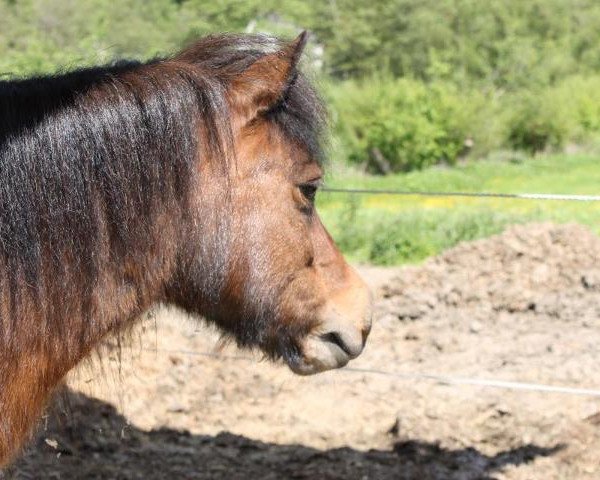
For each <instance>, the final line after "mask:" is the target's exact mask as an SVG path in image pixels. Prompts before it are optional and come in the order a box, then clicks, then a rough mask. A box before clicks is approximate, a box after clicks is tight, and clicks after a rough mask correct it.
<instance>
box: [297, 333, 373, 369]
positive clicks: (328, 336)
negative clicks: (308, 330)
mask: <svg viewBox="0 0 600 480" xmlns="http://www.w3.org/2000/svg"><path fill="white" fill-rule="evenodd" d="M363 347H364V343H361V344H360V346H358V345H352V344H349V343H347V342H346V341H344V337H343V336H342V335H341V334H339V333H338V332H327V333H324V334H319V335H315V334H311V335H309V336H308V337H306V338H305V339H304V341H303V342H302V344H301V349H300V350H301V354H300V355H298V356H297V357H295V358H293V359H289V360H287V364H288V366H289V367H290V369H291V370H292V371H293V372H294V373H296V374H298V375H314V374H316V373H321V372H324V371H327V370H333V369H336V368H342V367H344V366H346V365H347V364H348V362H349V361H350V360H352V359H354V358H356V357H358V355H360V353H361V352H362V350H363Z"/></svg>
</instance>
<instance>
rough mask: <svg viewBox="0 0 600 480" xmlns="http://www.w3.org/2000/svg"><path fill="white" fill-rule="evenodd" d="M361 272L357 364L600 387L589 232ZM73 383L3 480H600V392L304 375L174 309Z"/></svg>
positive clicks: (535, 229) (476, 245)
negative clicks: (361, 338) (366, 295)
mask: <svg viewBox="0 0 600 480" xmlns="http://www.w3.org/2000/svg"><path fill="white" fill-rule="evenodd" d="M361 271H362V273H363V275H364V276H365V278H366V279H367V280H368V281H369V282H370V283H371V284H372V286H373V287H374V289H375V290H376V291H377V292H378V294H377V298H378V300H377V307H376V322H375V325H374V328H373V332H372V335H371V337H370V339H369V342H368V346H367V349H366V350H365V352H364V354H363V355H362V356H361V357H360V358H359V359H357V360H356V361H354V362H353V363H352V364H351V367H353V368H364V369H378V370H385V371H388V372H396V373H401V374H415V373H422V374H437V375H452V376H461V377H472V378H486V379H487V378H489V379H491V378H493V379H501V380H510V381H522V382H536V383H544V384H552V385H562V386H570V387H579V388H598V389H600V362H599V360H600V348H599V344H600V239H599V238H598V237H596V236H594V235H592V234H591V233H590V232H589V231H587V230H585V229H584V228H582V227H579V226H574V225H571V226H560V227H559V226H555V225H550V224H543V225H529V226H524V227H515V228H513V229H510V230H508V231H507V232H505V233H504V234H502V235H500V236H497V237H494V238H491V239H486V240H481V241H477V242H471V243H466V244H463V245H460V246H458V247H457V248H455V249H453V250H450V251H448V252H446V253H445V254H443V255H442V256H440V257H437V258H434V259H431V260H429V261H428V262H426V263H425V264H424V265H421V266H417V267H408V268H403V269H378V268H373V267H369V268H367V267H364V268H361ZM203 353H208V354H209V355H204V354H203ZM249 357H253V358H249ZM69 385H70V388H69V389H68V390H66V391H65V392H64V393H63V394H62V395H60V396H59V397H58V398H57V401H56V402H55V405H54V407H53V408H52V409H51V411H49V413H48V415H47V416H46V417H45V418H44V419H43V421H42V424H41V425H40V431H39V434H38V436H37V437H36V439H34V440H33V441H32V444H31V446H30V447H29V448H28V449H27V450H26V452H24V454H23V456H22V458H21V459H20V460H19V461H18V462H17V463H16V464H15V465H14V466H13V468H12V469H11V470H10V471H8V472H5V473H4V474H1V473H0V478H3V475H4V478H18V479H30V478H31V479H33V478H50V479H75V478H77V479H79V478H91V479H144V480H151V479H171V478H174V479H175V478H176V479H244V480H248V479H254V478H260V479H281V478H291V479H312V478H319V479H383V480H386V479H404V478H405V479H436V480H442V479H444V480H445V479H506V480H508V479H510V480H517V479H519V480H525V479H588V478H589V479H592V478H593V479H597V478H600V397H593V396H574V395H564V394H550V393H543V392H525V391H510V390H502V389H496V388H483V387H473V386H453V385H446V384H441V383H439V382H436V381H431V380H429V381H428V380H419V381H417V380H415V379H411V378H393V377H389V376H384V375H377V374H369V373H363V372H357V371H351V370H347V369H344V370H340V371H335V372H329V373H325V374H321V375H318V376H315V377H309V378H301V377H297V376H294V375H293V374H291V373H290V372H288V370H287V369H286V368H285V367H283V366H277V365H271V364H269V363H267V362H264V361H260V358H259V357H257V356H253V355H251V354H249V353H247V352H240V351H238V350H236V349H235V347H233V346H230V345H229V346H228V345H225V346H224V345H221V344H220V343H219V337H218V335H217V334H216V333H215V332H214V331H212V330H210V329H208V328H206V327H204V326H202V325H201V324H199V323H198V322H196V321H193V320H191V319H188V318H184V317H182V316H181V315H180V314H178V313H177V312H174V311H160V312H156V313H155V314H153V315H148V316H146V317H145V318H144V319H143V321H142V322H141V324H140V328H139V330H138V331H137V333H136V334H135V335H134V336H133V339H132V341H130V342H129V344H128V345H127V346H126V347H124V348H121V349H119V348H115V347H114V346H113V348H112V349H111V353H110V354H109V355H108V356H107V357H105V359H104V361H103V362H102V363H99V362H93V364H92V366H84V367H82V368H81V369H79V370H78V371H77V372H75V373H74V374H73V375H72V376H71V378H70V379H69Z"/></svg>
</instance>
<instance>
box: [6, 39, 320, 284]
mask: <svg viewBox="0 0 600 480" xmlns="http://www.w3.org/2000/svg"><path fill="white" fill-rule="evenodd" d="M279 45H280V43H279V41H277V40H276V39H273V38H271V37H264V36H249V35H219V36H212V37H207V38H205V39H202V40H200V41H199V42H197V43H195V44H193V45H192V46H190V47H189V48H187V49H186V50H184V51H183V52H181V53H180V54H178V55H177V56H175V57H173V58H166V59H158V60H153V61H151V62H148V63H139V62H120V63H117V64H114V65H111V66H105V67H98V68H89V69H81V70H76V71H73V72H69V73H65V74H60V75H55V76H45V77H36V78H30V79H25V80H22V79H21V80H9V81H0V266H2V265H4V266H5V271H7V272H9V278H4V279H3V278H2V277H1V276H0V292H1V291H2V282H3V281H9V282H10V283H11V284H12V287H13V288H11V290H12V291H14V287H16V286H17V285H16V284H17V283H18V284H21V283H22V282H23V281H24V282H25V283H26V284H28V285H33V286H35V287H36V288H37V289H39V288H42V287H41V286H40V285H41V283H43V279H42V278H40V272H41V270H44V269H47V268H50V269H51V270H53V271H54V274H56V273H59V272H60V271H61V269H62V268H66V267H64V265H63V263H64V259H65V258H69V259H71V260H72V261H73V262H74V263H75V267H74V268H76V269H77V270H78V271H79V272H81V274H83V275H84V277H85V278H86V279H88V280H93V277H94V276H95V275H96V274H97V271H98V269H99V265H98V262H99V261H100V260H99V259H100V258H101V255H100V254H99V249H100V245H101V243H100V242H101V239H102V238H104V239H106V237H108V240H109V245H110V249H109V252H107V253H106V254H107V255H109V256H110V258H111V260H119V261H124V260H125V259H126V258H127V255H129V252H130V251H131V250H132V249H139V248H140V242H142V243H143V242H144V239H146V238H148V237H150V236H149V235H146V233H147V230H148V229H149V228H150V225H151V223H152V222H151V219H152V216H153V215H156V214H160V213H161V212H165V211H174V212H175V211H182V210H185V206H186V202H187V196H188V195H187V194H188V190H189V185H190V182H192V181H193V180H194V178H195V176H196V173H195V170H196V169H195V168H194V165H196V164H197V156H198V152H201V154H202V152H203V154H204V155H205V156H206V157H207V158H221V159H223V161H227V159H226V152H227V150H228V149H227V145H228V143H229V142H230V141H231V138H230V135H231V133H230V124H229V120H230V119H229V112H228V108H227V103H226V99H225V89H226V86H227V84H228V82H229V81H230V80H231V78H233V76H235V75H238V74H239V73H241V72H242V71H243V70H244V69H246V68H247V67H248V66H249V65H250V64H251V63H252V62H253V61H255V60H256V59H257V58H259V57H260V56H262V55H264V54H265V53H269V52H271V51H273V50H274V49H275V48H277V47H278V46H279ZM268 115H269V118H270V119H271V120H272V121H273V122H275V123H276V124H277V125H279V126H280V128H281V130H282V131H283V132H284V134H285V135H287V137H288V138H289V139H290V140H292V141H294V142H297V143H298V144H300V145H301V146H303V147H304V148H306V149H307V150H308V151H309V153H310V154H311V155H312V156H313V157H314V158H317V159H320V158H321V156H322V153H321V149H320V141H321V133H322V129H323V118H324V116H323V110H322V107H321V103H320V101H319V99H318V97H317V95H316V94H315V92H314V90H313V88H312V87H311V86H310V84H309V82H308V81H307V80H306V79H305V78H304V77H303V76H302V75H299V76H298V77H297V78H296V80H295V81H294V82H293V83H292V84H291V85H290V87H289V89H288V91H287V93H286V95H285V97H284V99H283V100H282V102H281V104H280V105H278V106H277V108H275V109H273V110H272V111H270V112H268ZM198 132H203V133H204V134H203V135H200V137H201V138H199V134H198ZM49 274H52V272H48V275H49Z"/></svg>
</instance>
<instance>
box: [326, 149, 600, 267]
mask: <svg viewBox="0 0 600 480" xmlns="http://www.w3.org/2000/svg"><path fill="white" fill-rule="evenodd" d="M326 185H327V186H329V187H336V188H365V189H398V190H409V191H449V192H451V191H465V192H500V193H525V192H527V193H563V194H590V195H597V194H600V158H599V157H597V156H591V155H572V156H569V155H553V156H541V157H536V158H529V159H526V160H525V161H523V162H520V163H509V162H501V161H491V160H489V161H479V162H472V163H469V164H466V165H461V166H458V167H454V168H430V169H427V170H423V171H419V172H412V173H408V174H396V175H390V176H386V177H375V176H368V175H364V174H359V173H356V172H352V171H343V170H342V169H340V168H334V169H332V172H331V173H330V174H329V176H328V178H327V181H326ZM318 209H319V212H320V214H321V217H322V218H323V221H324V223H325V225H326V226H327V227H328V228H329V230H330V232H331V233H332V235H333V237H334V238H335V239H336V241H337V242H338V244H339V245H340V247H341V249H342V250H343V251H344V253H345V254H346V255H347V256H348V257H349V258H350V259H351V260H353V261H355V262H368V263H373V264H378V265H394V264H402V263H414V262H418V261H421V260H423V259H424V258H426V257H428V256H430V255H435V254H437V253H439V252H441V251H443V250H444V249H447V248H449V247H452V246H454V245H456V244H457V243H458V242H460V241H463V240H472V239H476V238H481V237H485V236H489V235H493V234H495V233H499V232H500V231H502V230H503V229H504V228H505V227H506V226H507V225H511V224H516V223H524V222H532V221H554V222H557V223H566V222H578V223H581V224H584V225H588V226H589V227H590V228H591V229H592V230H593V231H595V232H596V233H600V202H564V201H541V200H517V199H481V198H457V197H418V196H414V197H412V196H408V197H405V196H393V195H348V194H341V193H327V192H322V193H320V194H319V200H318Z"/></svg>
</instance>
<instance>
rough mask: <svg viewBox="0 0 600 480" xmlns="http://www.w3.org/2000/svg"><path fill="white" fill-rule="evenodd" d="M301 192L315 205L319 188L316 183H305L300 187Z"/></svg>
mask: <svg viewBox="0 0 600 480" xmlns="http://www.w3.org/2000/svg"><path fill="white" fill-rule="evenodd" d="M299 188H300V192H301V193H302V195H304V198H306V199H307V200H308V201H309V202H311V203H313V202H314V201H315V197H316V196H317V190H318V189H319V186H318V185H317V184H316V183H304V184H302V185H300V187H299Z"/></svg>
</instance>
